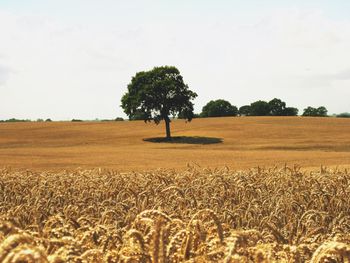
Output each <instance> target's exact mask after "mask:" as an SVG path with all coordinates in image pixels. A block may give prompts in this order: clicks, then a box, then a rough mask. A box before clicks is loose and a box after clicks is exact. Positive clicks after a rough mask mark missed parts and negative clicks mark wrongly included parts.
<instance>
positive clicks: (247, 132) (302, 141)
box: [0, 117, 350, 171]
mask: <svg viewBox="0 0 350 263" xmlns="http://www.w3.org/2000/svg"><path fill="white" fill-rule="evenodd" d="M172 131H173V135H174V136H185V137H186V138H185V140H183V141H185V142H187V143H171V144H170V143H154V142H149V141H144V139H149V138H154V137H161V136H164V132H165V131H164V127H163V125H162V124H160V125H159V126H156V125H154V124H145V123H144V122H142V121H134V122H83V123H72V122H53V123H1V124H0V134H1V136H0V167H4V166H6V167H9V166H10V167H12V168H15V169H30V170H36V171H42V170H55V171H60V170H62V169H75V168H77V167H81V168H84V169H93V168H96V167H102V168H108V169H117V170H118V171H131V170H148V169H154V168H156V167H162V168H176V169H185V168H186V164H187V163H196V164H198V165H199V166H201V167H212V168H213V167H223V166H225V165H227V166H229V167H230V168H234V169H246V168H251V167H257V166H262V167H271V166H274V165H277V166H283V165H284V164H286V163H287V164H288V165H291V166H293V165H294V164H298V165H301V166H302V167H304V168H308V167H311V168H312V167H320V166H321V165H324V166H333V167H334V166H347V165H350V136H349V134H350V119H341V118H305V117H303V118H301V117H244V118H209V119H195V120H193V121H192V122H191V123H185V122H184V121H181V120H178V121H173V122H172ZM198 137H201V138H199V139H198ZM208 137H209V139H206V138H208ZM203 138H204V139H203ZM151 140H152V139H151ZM220 140H222V142H220ZM191 142H192V143H191ZM202 142H203V143H202ZM208 142H209V143H208ZM210 142H218V143H213V144H211V143H210ZM206 143H208V144H206Z"/></svg>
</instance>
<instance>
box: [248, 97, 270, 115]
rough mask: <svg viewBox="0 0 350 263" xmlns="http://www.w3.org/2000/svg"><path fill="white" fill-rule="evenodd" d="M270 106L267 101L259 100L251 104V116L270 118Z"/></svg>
mask: <svg viewBox="0 0 350 263" xmlns="http://www.w3.org/2000/svg"><path fill="white" fill-rule="evenodd" d="M270 109H271V108H270V105H269V103H267V102H266V101H263V100H258V101H256V102H253V103H252V104H250V115H251V116H268V115H270Z"/></svg>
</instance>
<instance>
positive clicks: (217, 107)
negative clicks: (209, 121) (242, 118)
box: [201, 99, 238, 117]
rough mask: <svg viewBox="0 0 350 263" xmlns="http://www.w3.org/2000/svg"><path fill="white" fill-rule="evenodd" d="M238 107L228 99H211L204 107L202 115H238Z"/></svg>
mask: <svg viewBox="0 0 350 263" xmlns="http://www.w3.org/2000/svg"><path fill="white" fill-rule="evenodd" d="M237 114H238V109H237V107H236V106H233V105H231V103H230V102H228V101H226V100H222V99H219V100H211V101H209V102H208V103H207V104H206V105H205V106H204V107H203V109H202V113H201V116H202V117H225V116H237Z"/></svg>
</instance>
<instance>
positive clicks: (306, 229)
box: [0, 165, 350, 263]
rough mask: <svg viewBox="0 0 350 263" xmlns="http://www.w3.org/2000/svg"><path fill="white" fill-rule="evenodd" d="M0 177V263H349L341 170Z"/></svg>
mask: <svg viewBox="0 0 350 263" xmlns="http://www.w3.org/2000/svg"><path fill="white" fill-rule="evenodd" d="M0 176H1V178H2V180H1V182H0V189H1V191H0V205H1V206H0V214H1V218H0V262H18V263H19V262H56V263H57V262H313V263H314V262H350V232H349V231H350V214H349V212H350V199H349V196H350V185H349V181H350V173H349V172H348V171H347V170H330V169H326V168H322V169H319V170H318V171H314V172H307V173H306V172H303V171H302V170H300V168H298V167H293V168H289V167H283V168H271V169H260V168H256V169H250V170H246V171H244V172H238V171H231V170H230V169H229V168H228V167H225V168H222V169H201V168H198V167H195V166H190V165H189V166H188V167H187V169H186V170H184V171H182V172H180V173H178V172H175V171H174V170H168V169H159V170H154V171H153V172H128V173H116V172H113V171H111V170H103V169H94V170H76V171H71V172H68V171H66V172H63V171H62V172H59V173H58V172H56V173H50V172H29V171H27V172H18V171H11V170H8V169H2V170H1V171H0Z"/></svg>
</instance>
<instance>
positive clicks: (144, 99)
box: [121, 66, 197, 139]
mask: <svg viewBox="0 0 350 263" xmlns="http://www.w3.org/2000/svg"><path fill="white" fill-rule="evenodd" d="M127 88H128V91H127V92H126V93H125V94H124V96H123V97H122V100H121V102H122V104H121V107H122V108H123V110H124V112H125V113H126V114H127V115H128V116H129V118H131V119H132V118H133V117H134V116H135V114H137V113H140V112H142V113H143V114H144V115H143V117H144V121H145V122H150V121H152V120H153V121H154V122H155V123H156V124H159V123H160V122H161V121H162V120H164V122H165V129H166V138H167V139H171V133H170V122H171V120H170V117H169V116H177V115H179V114H180V115H181V116H184V117H185V118H186V120H188V121H191V120H192V118H193V115H194V114H193V103H192V102H191V101H192V100H193V99H194V98H196V97H197V94H196V93H195V92H193V91H191V90H190V89H189V87H188V85H186V84H185V83H184V81H183V78H182V76H181V75H180V72H179V70H178V69H177V68H176V67H172V66H164V67H155V68H153V69H152V70H150V71H142V72H138V73H136V75H135V76H134V77H133V78H132V79H131V82H130V84H129V85H128V87H127Z"/></svg>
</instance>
